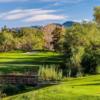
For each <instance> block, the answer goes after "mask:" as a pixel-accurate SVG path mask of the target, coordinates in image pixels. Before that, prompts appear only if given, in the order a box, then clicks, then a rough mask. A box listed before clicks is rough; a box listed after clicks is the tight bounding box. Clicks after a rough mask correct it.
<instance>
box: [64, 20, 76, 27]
mask: <svg viewBox="0 0 100 100" xmlns="http://www.w3.org/2000/svg"><path fill="white" fill-rule="evenodd" d="M76 23H77V22H74V21H67V22H65V23H63V26H64V27H71V26H73V25H74V24H76Z"/></svg>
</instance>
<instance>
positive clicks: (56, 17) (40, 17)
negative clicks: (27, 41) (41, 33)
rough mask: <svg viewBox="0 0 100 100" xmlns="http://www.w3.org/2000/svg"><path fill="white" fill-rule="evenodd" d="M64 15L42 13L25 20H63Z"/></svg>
mask: <svg viewBox="0 0 100 100" xmlns="http://www.w3.org/2000/svg"><path fill="white" fill-rule="evenodd" d="M65 18H66V17H65V16H61V15H53V14H44V15H36V16H33V17H30V18H27V19H25V20H24V21H26V22H37V21H45V20H63V19H65Z"/></svg>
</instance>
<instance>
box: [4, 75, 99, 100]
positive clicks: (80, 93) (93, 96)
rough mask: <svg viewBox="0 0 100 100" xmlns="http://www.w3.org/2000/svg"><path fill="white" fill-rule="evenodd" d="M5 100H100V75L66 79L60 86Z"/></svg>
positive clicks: (5, 99)
mask: <svg viewBox="0 0 100 100" xmlns="http://www.w3.org/2000/svg"><path fill="white" fill-rule="evenodd" d="M3 100H100V75H95V76H87V77H83V78H75V79H73V78H69V79H65V80H64V81H63V82H62V83H60V84H59V85H54V86H48V87H44V88H40V89H36V90H33V91H30V92H27V93H23V94H19V95H15V96H11V97H8V98H4V99H3Z"/></svg>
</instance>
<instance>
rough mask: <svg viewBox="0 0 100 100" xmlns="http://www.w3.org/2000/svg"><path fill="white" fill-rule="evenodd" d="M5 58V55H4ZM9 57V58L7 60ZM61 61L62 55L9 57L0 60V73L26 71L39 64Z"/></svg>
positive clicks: (35, 67)
mask: <svg viewBox="0 0 100 100" xmlns="http://www.w3.org/2000/svg"><path fill="white" fill-rule="evenodd" d="M5 59H6V57H5ZM9 59H11V60H9ZM60 63H62V56H49V57H36V58H34V57H33V58H28V57H27V58H16V59H15V58H14V59H13V58H9V57H8V61H6V60H5V61H3V62H0V73H12V72H22V73H23V72H27V71H28V70H33V69H34V70H35V69H37V68H39V66H41V65H51V64H57V65H58V64H60Z"/></svg>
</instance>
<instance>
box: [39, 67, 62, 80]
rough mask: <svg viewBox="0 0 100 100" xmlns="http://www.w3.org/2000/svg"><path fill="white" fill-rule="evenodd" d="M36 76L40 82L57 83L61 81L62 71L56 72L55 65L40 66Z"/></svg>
mask: <svg viewBox="0 0 100 100" xmlns="http://www.w3.org/2000/svg"><path fill="white" fill-rule="evenodd" d="M38 75H39V77H40V79H41V80H48V81H50V80H51V81H57V80H61V79H62V70H58V68H57V67H56V66H55V65H46V66H41V67H40V69H39V72H38Z"/></svg>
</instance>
